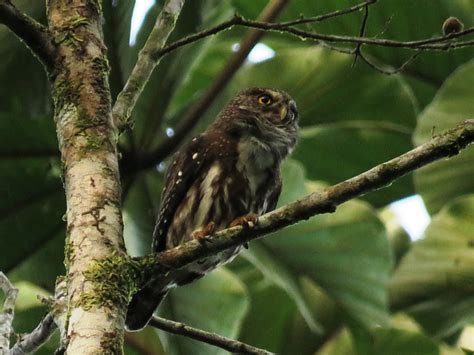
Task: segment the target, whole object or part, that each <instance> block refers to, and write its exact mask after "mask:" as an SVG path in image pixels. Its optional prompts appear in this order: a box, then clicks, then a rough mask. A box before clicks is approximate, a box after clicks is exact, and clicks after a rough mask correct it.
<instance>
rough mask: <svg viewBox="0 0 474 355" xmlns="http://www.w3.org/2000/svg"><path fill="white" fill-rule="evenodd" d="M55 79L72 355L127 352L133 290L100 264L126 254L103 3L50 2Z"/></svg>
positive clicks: (90, 0) (94, 0) (86, 0)
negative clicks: (127, 315)
mask: <svg viewBox="0 0 474 355" xmlns="http://www.w3.org/2000/svg"><path fill="white" fill-rule="evenodd" d="M47 5H48V22H49V29H50V31H51V34H52V36H53V39H54V42H55V43H56V45H57V52H56V57H55V62H54V66H53V68H52V70H51V72H50V80H51V84H52V91H53V99H54V108H55V114H54V118H55V122H56V129H57V135H58V140H59V145H60V150H61V157H62V164H63V178H64V186H65V190H66V200H67V238H66V250H65V264H66V267H67V283H68V296H67V297H68V305H69V309H68V314H67V324H66V329H67V332H66V334H67V344H68V345H67V349H66V353H67V354H117V353H121V352H122V343H123V329H124V316H125V310H126V303H127V300H128V294H124V293H127V292H128V291H127V290H126V287H123V284H122V283H121V282H120V280H118V279H117V278H120V277H121V275H109V277H108V279H107V280H104V278H103V277H102V279H100V278H99V275H100V273H99V272H98V271H100V270H97V263H96V261H100V260H103V259H104V258H106V257H109V259H110V256H111V255H114V256H117V257H119V256H120V255H124V254H125V247H124V241H123V223H122V216H121V190H120V181H119V170H118V159H117V137H118V133H117V128H116V127H115V126H114V123H113V120H112V113H111V96H110V90H109V85H108V81H107V80H108V72H109V67H108V62H107V58H106V47H105V44H104V37H103V33H102V9H101V4H100V1H98V0H71V1H67V2H65V1H60V0H48V2H47Z"/></svg>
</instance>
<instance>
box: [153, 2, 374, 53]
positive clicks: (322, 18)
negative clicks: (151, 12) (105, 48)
mask: <svg viewBox="0 0 474 355" xmlns="http://www.w3.org/2000/svg"><path fill="white" fill-rule="evenodd" d="M377 1H378V0H368V1H366V2H362V3H360V4H357V5H355V6H352V7H348V8H347V9H343V10H337V11H334V12H330V13H327V14H324V15H319V16H313V17H302V18H300V19H298V20H293V21H286V22H280V23H279V25H281V26H296V25H301V24H305V23H317V22H322V21H325V20H328V19H331V18H335V17H339V16H342V15H347V14H349V13H351V12H355V11H358V10H360V9H361V8H363V7H365V6H367V5H373V4H375V3H376V2H377ZM236 17H239V16H236ZM259 19H260V21H265V20H264V19H263V17H262V15H260V16H259ZM266 22H270V21H269V20H266ZM235 25H237V23H236V19H235V18H232V19H230V20H228V21H224V22H222V23H221V24H219V25H217V26H215V27H212V28H210V29H207V30H204V31H201V32H198V33H195V34H192V35H189V36H187V37H184V38H182V39H180V40H178V41H175V42H173V43H171V44H169V45H167V46H166V47H164V48H162V49H160V50H157V51H156V53H154V56H155V58H158V57H161V56H164V55H166V54H168V53H170V52H173V51H174V50H176V49H178V48H180V47H183V46H186V45H188V44H191V43H194V42H197V41H199V40H201V39H204V38H206V37H209V36H212V35H215V34H217V33H219V32H222V31H225V30H227V29H230V28H231V27H234V26H235Z"/></svg>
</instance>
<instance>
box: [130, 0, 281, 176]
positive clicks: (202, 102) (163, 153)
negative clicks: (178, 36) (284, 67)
mask: <svg viewBox="0 0 474 355" xmlns="http://www.w3.org/2000/svg"><path fill="white" fill-rule="evenodd" d="M288 1H289V0H273V1H270V2H269V3H268V5H267V6H266V7H265V8H264V9H263V10H262V12H261V13H260V15H259V17H258V19H259V20H260V21H261V22H263V23H267V22H271V21H273V20H274V19H275V18H276V17H277V16H278V14H279V13H280V12H281V11H282V10H283V8H284V7H285V6H286V5H287V4H288ZM231 21H232V20H231ZM220 29H221V30H224V29H225V25H224V26H221V27H220ZM263 35H264V32H262V31H260V30H255V29H254V30H251V31H248V32H247V34H246V35H245V37H244V38H243V39H242V41H241V42H240V44H239V49H238V50H237V52H235V53H234V55H233V56H232V57H231V58H230V59H229V60H228V62H227V63H226V65H225V66H224V68H222V70H221V72H220V73H219V74H218V75H217V77H216V78H215V79H214V81H213V82H212V83H211V85H210V86H209V87H208V88H207V89H206V91H205V92H204V93H203V94H202V95H201V97H200V99H199V101H197V102H196V103H195V104H194V105H192V106H191V107H190V108H189V109H188V110H187V111H186V113H185V114H184V115H183V117H182V119H181V121H180V122H179V126H178V127H177V128H176V129H175V134H174V135H173V137H170V138H165V139H164V140H163V141H162V142H161V144H160V145H159V146H158V147H157V148H156V150H155V151H154V152H153V153H151V154H150V155H148V156H145V157H143V158H142V159H140V160H139V161H136V162H134V168H135V169H136V170H142V169H146V168H149V167H151V166H153V165H155V164H157V163H158V162H160V161H162V160H163V159H164V158H166V157H167V156H168V155H170V154H171V153H173V152H174V150H175V149H176V148H177V147H178V146H179V145H180V144H181V143H182V141H183V139H184V138H186V136H187V135H188V134H189V133H190V131H191V130H192V129H193V128H194V126H195V125H196V124H197V123H198V122H199V119H200V118H201V117H202V116H203V115H204V113H205V112H206V111H207V110H208V109H209V107H211V105H212V104H213V102H214V101H215V100H216V98H217V97H218V96H219V94H220V93H221V92H222V91H223V89H224V88H225V87H226V86H227V84H228V83H229V82H230V80H231V79H232V77H233V76H234V74H235V73H236V72H237V70H239V68H240V67H241V66H242V64H243V63H244V62H245V59H246V58H247V56H248V54H249V53H250V51H251V50H252V48H253V47H254V46H255V45H256V44H257V43H258V41H259V40H260V39H261V38H262V36H263ZM155 56H156V57H157V58H161V57H162V56H163V53H161V52H157V53H155Z"/></svg>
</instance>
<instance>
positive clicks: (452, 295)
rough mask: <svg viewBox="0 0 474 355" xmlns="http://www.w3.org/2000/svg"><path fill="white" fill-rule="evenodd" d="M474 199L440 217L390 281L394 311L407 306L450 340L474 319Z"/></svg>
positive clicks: (459, 202) (460, 200) (447, 208)
mask: <svg viewBox="0 0 474 355" xmlns="http://www.w3.org/2000/svg"><path fill="white" fill-rule="evenodd" d="M473 230H474V195H468V196H465V197H462V198H458V199H456V200H455V201H453V202H452V203H450V204H449V205H447V206H445V207H444V208H443V209H442V210H441V211H440V212H439V213H438V214H437V215H435V216H434V217H433V219H432V221H431V223H430V225H429V226H428V228H427V229H426V232H425V238H424V239H422V240H420V241H418V242H416V243H415V244H414V245H413V246H412V247H411V249H410V251H409V252H408V253H407V254H406V255H405V257H404V258H403V259H402V261H401V263H400V265H399V267H398V268H397V270H396V271H395V274H394V276H393V278H392V280H391V285H390V293H391V302H392V306H393V307H394V308H395V309H399V308H402V307H408V306H413V308H408V309H407V310H408V311H410V312H411V313H412V314H413V315H414V316H415V317H416V318H417V319H419V320H420V322H421V323H422V324H424V325H425V326H426V327H427V329H429V331H430V332H432V333H434V334H437V335H438V336H446V335H449V334H452V333H453V332H454V331H456V330H458V329H459V327H460V326H462V325H463V324H465V323H466V322H468V321H472V320H473V317H474V313H473V311H472V310H473V309H474V308H473V307H472V302H473V300H472V291H473V284H474V283H473V280H474V253H473V245H474V244H473V234H472V231H473Z"/></svg>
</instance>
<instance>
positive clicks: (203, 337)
mask: <svg viewBox="0 0 474 355" xmlns="http://www.w3.org/2000/svg"><path fill="white" fill-rule="evenodd" d="M149 325H151V326H152V327H154V328H157V329H161V330H164V331H167V332H168V333H173V334H178V335H183V336H185V337H188V338H192V339H195V340H199V341H202V342H204V343H207V344H211V345H214V346H217V347H219V348H222V349H224V350H227V351H229V352H231V353H233V354H272V353H270V352H268V351H266V350H262V349H259V348H256V347H254V346H251V345H248V344H245V343H242V342H240V341H238V340H234V339H230V338H226V337H223V336H221V335H218V334H215V333H210V332H206V331H204V330H201V329H196V328H193V327H190V326H188V325H186V324H183V323H179V322H174V321H171V320H168V319H164V318H159V317H153V318H152V319H151V320H150V323H149Z"/></svg>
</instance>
